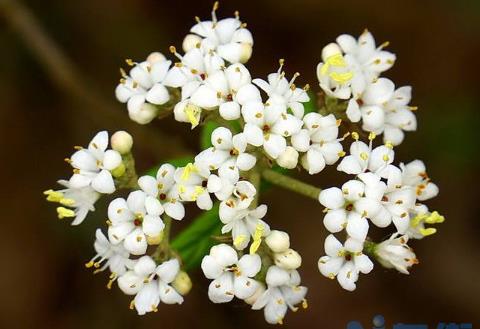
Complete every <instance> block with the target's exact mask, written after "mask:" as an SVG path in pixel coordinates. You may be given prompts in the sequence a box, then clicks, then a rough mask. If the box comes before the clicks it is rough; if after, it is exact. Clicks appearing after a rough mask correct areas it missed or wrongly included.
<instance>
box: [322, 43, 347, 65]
mask: <svg viewBox="0 0 480 329" xmlns="http://www.w3.org/2000/svg"><path fill="white" fill-rule="evenodd" d="M341 53H342V50H341V49H340V47H339V46H338V45H337V44H336V43H334V42H332V43H329V44H328V45H326V46H325V47H323V49H322V60H323V61H324V62H326V61H327V58H329V57H332V56H334V55H337V54H341Z"/></svg>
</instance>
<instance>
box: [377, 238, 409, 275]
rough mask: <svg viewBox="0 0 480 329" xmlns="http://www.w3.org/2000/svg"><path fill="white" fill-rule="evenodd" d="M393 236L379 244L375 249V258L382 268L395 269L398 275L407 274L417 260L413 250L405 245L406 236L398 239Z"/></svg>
mask: <svg viewBox="0 0 480 329" xmlns="http://www.w3.org/2000/svg"><path fill="white" fill-rule="evenodd" d="M395 236H396V235H395V234H394V235H392V236H391V237H390V239H388V240H385V241H383V242H382V243H379V244H378V245H377V246H376V247H375V256H376V257H377V260H378V262H379V263H380V264H382V265H383V266H384V267H386V268H395V269H396V270H397V271H399V272H400V273H403V274H409V273H408V268H409V267H411V266H412V265H414V264H418V259H417V257H416V255H415V253H414V252H413V249H412V248H410V247H409V246H408V245H407V242H408V236H406V235H404V236H401V237H398V238H395Z"/></svg>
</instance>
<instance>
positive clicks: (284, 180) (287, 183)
mask: <svg viewBox="0 0 480 329" xmlns="http://www.w3.org/2000/svg"><path fill="white" fill-rule="evenodd" d="M262 177H263V179H265V180H266V181H267V182H270V183H272V184H274V185H277V186H280V187H283V188H284V189H287V190H290V191H293V192H296V193H299V194H302V195H304V196H307V197H309V198H311V199H315V200H318V196H319V194H320V191H321V189H319V188H318V187H315V186H313V185H310V184H307V183H304V182H302V181H299V180H298V179H295V178H292V177H289V176H285V175H283V174H280V173H278V172H276V171H273V170H271V169H267V170H264V171H263V172H262Z"/></svg>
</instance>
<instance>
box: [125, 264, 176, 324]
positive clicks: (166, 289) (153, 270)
mask: <svg viewBox="0 0 480 329" xmlns="http://www.w3.org/2000/svg"><path fill="white" fill-rule="evenodd" d="M179 270H180V264H179V263H178V260H177V259H171V260H169V261H166V262H163V263H162V264H160V265H159V266H157V265H156V264H155V262H154V260H153V259H152V258H151V257H150V256H143V257H141V258H139V259H138V261H137V263H136V264H135V266H134V267H133V270H131V271H128V272H126V273H125V274H123V275H122V276H120V277H119V278H118V286H119V287H120V289H121V290H122V291H123V292H124V293H125V294H127V295H135V298H134V300H133V301H132V304H131V306H132V308H133V307H135V309H136V310H137V313H138V314H139V315H144V314H146V313H148V312H156V311H157V306H158V304H159V303H160V301H161V302H163V303H165V304H182V303H183V297H182V296H181V295H180V294H179V293H178V292H177V291H176V290H175V289H174V288H173V287H172V286H171V285H170V284H171V283H172V281H173V280H174V279H175V277H176V276H177V274H178V272H179Z"/></svg>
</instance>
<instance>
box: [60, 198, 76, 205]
mask: <svg viewBox="0 0 480 329" xmlns="http://www.w3.org/2000/svg"><path fill="white" fill-rule="evenodd" d="M58 202H60V204H62V205H64V206H68V207H71V206H73V205H74V204H75V200H73V199H67V198H63V199H60V201H58Z"/></svg>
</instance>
